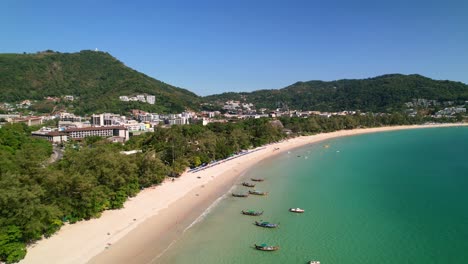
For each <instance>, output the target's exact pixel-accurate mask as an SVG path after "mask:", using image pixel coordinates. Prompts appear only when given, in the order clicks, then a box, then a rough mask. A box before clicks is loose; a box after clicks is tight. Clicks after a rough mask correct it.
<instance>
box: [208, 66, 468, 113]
mask: <svg viewBox="0 0 468 264" xmlns="http://www.w3.org/2000/svg"><path fill="white" fill-rule="evenodd" d="M413 98H424V99H431V100H438V101H448V100H450V101H465V100H468V85H466V84H463V83H461V82H453V81H437V80H432V79H430V78H426V77H424V76H421V75H402V74H390V75H383V76H378V77H375V78H369V79H361V80H346V79H345V80H338V81H331V82H323V81H308V82H297V83H295V84H293V85H290V86H288V87H285V88H283V89H280V90H259V91H254V92H251V93H224V94H219V95H211V96H207V97H205V100H207V101H209V102H225V101H227V100H245V101H247V102H249V103H254V104H255V106H256V107H257V108H261V107H265V108H269V109H274V108H277V107H280V106H283V105H284V104H286V105H287V106H288V107H289V108H290V109H303V110H320V111H341V110H361V111H382V112H387V111H395V110H399V109H401V108H402V107H403V106H404V103H405V102H409V101H411V99H413Z"/></svg>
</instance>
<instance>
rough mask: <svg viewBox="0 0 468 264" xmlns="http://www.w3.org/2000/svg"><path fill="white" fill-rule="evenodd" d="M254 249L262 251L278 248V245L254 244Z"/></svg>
mask: <svg viewBox="0 0 468 264" xmlns="http://www.w3.org/2000/svg"><path fill="white" fill-rule="evenodd" d="M255 249H258V250H262V251H276V250H278V249H279V246H268V245H267V244H261V245H257V244H255Z"/></svg>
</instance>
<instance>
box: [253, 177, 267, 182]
mask: <svg viewBox="0 0 468 264" xmlns="http://www.w3.org/2000/svg"><path fill="white" fill-rule="evenodd" d="M251 180H252V181H256V182H262V181H264V180H265V179H263V178H251Z"/></svg>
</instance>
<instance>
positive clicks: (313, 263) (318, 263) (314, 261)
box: [309, 260, 320, 264]
mask: <svg viewBox="0 0 468 264" xmlns="http://www.w3.org/2000/svg"><path fill="white" fill-rule="evenodd" d="M309 264H320V261H317V260H311V261H309Z"/></svg>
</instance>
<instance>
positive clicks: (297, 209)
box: [289, 208, 305, 213]
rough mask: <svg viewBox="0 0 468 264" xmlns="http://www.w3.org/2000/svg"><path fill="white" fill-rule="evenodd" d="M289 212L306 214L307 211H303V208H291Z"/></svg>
mask: <svg viewBox="0 0 468 264" xmlns="http://www.w3.org/2000/svg"><path fill="white" fill-rule="evenodd" d="M289 212H293V213H304V212H305V210H304V209H301V208H289Z"/></svg>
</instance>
